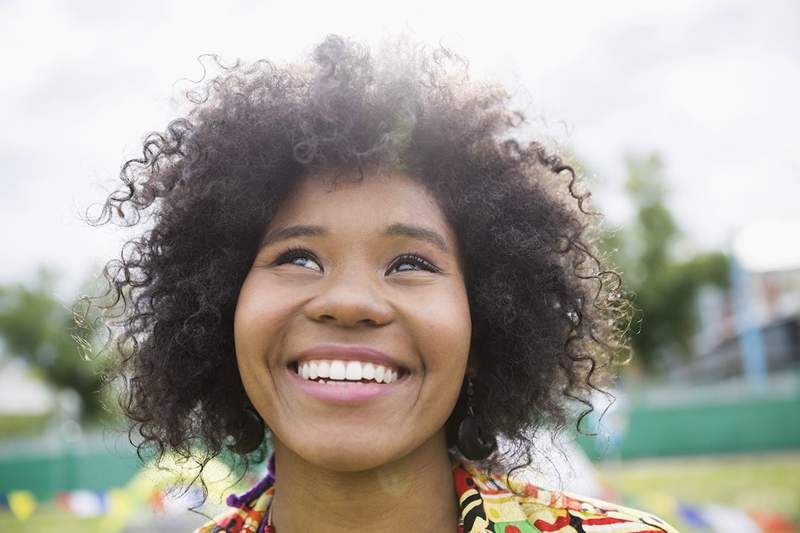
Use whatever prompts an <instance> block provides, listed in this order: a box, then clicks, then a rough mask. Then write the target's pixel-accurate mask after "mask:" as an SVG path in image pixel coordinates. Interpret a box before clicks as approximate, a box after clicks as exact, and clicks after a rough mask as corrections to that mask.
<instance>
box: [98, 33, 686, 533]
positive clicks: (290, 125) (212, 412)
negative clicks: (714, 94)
mask: <svg viewBox="0 0 800 533" xmlns="http://www.w3.org/2000/svg"><path fill="white" fill-rule="evenodd" d="M390 53H391V58H390V57H389V56H382V58H378V59H374V58H373V57H371V56H370V54H369V53H368V52H367V51H366V50H365V49H363V48H361V47H359V46H358V45H356V44H353V43H351V42H349V41H346V40H344V39H341V38H338V37H329V38H328V39H326V40H325V41H324V42H323V43H322V44H320V45H319V46H318V47H317V48H316V50H315V52H314V55H313V63H312V64H311V65H295V66H284V67H279V66H276V65H274V64H272V63H268V62H258V63H255V64H253V65H247V66H242V65H236V66H234V67H232V68H229V69H226V71H225V72H224V73H223V74H222V75H221V76H219V77H217V78H216V79H213V80H211V81H210V82H209V83H207V84H206V85H205V86H204V90H203V91H201V92H195V93H193V94H191V100H192V101H193V103H194V104H195V107H194V108H193V109H192V111H191V112H190V113H189V115H188V116H187V117H186V118H184V119H179V120H176V121H174V122H172V123H171V124H170V125H169V127H168V128H167V130H166V131H165V132H164V133H155V134H151V135H150V136H149V137H148V138H147V140H146V141H145V143H144V152H143V156H142V157H141V158H140V159H135V160H132V161H129V162H128V163H127V164H126V165H125V166H124V167H123V172H122V178H123V180H124V182H125V187H124V188H123V189H121V190H120V191H118V192H116V193H114V194H112V195H111V196H110V198H109V199H108V201H107V202H106V205H105V210H104V215H105V218H104V220H106V221H107V220H112V219H116V220H118V221H120V222H122V223H124V224H129V225H131V224H136V223H138V222H139V221H140V219H141V218H142V216H146V217H147V218H148V220H150V219H151V217H152V221H153V225H152V229H149V230H147V231H146V232H144V233H143V234H142V236H141V237H140V238H138V239H135V240H133V241H131V242H130V243H128V245H127V246H126V248H125V249H124V250H123V255H122V258H121V260H120V261H117V262H115V263H112V264H111V265H110V268H109V269H108V277H109V280H110V282H111V284H112V290H113V292H115V294H117V295H118V297H119V298H122V299H124V301H125V302H127V305H126V311H125V314H124V319H123V322H122V330H121V334H120V336H119V338H118V339H117V345H118V347H119V351H120V353H121V354H123V355H122V357H123V360H122V364H121V365H119V367H118V376H124V377H125V379H127V383H128V384H129V387H128V389H127V393H126V395H125V398H124V400H125V401H124V402H123V409H124V410H125V412H126V414H127V415H128V416H129V417H130V419H131V420H132V422H133V426H132V429H136V430H137V431H138V432H139V434H140V435H141V436H142V437H143V440H142V442H141V443H140V447H141V448H144V447H155V449H156V450H157V451H158V452H159V453H161V454H163V453H164V452H165V451H167V450H171V451H175V452H178V453H180V454H182V455H184V456H186V457H194V458H196V459H197V460H198V461H199V462H200V463H201V464H205V463H206V462H207V461H208V460H209V459H210V458H212V457H215V456H217V455H219V454H220V453H221V452H223V451H224V450H226V449H229V450H231V451H232V452H233V453H234V454H236V456H237V457H239V458H240V459H241V460H242V461H243V462H244V464H245V466H246V465H248V464H250V461H251V460H252V459H258V455H259V452H264V451H265V450H266V449H267V448H268V447H269V448H270V449H274V455H273V457H272V461H271V462H270V464H271V472H270V474H269V475H268V476H267V478H265V479H264V480H263V481H262V482H260V483H258V484H257V485H256V486H255V487H253V488H252V490H250V491H248V493H246V494H244V495H242V496H239V497H236V496H231V497H230V498H229V503H230V504H231V505H232V506H233V507H235V509H234V510H233V511H232V512H231V513H229V514H226V515H224V516H222V517H218V518H216V519H214V520H212V521H211V522H209V523H208V524H207V525H206V526H203V527H201V528H200V530H199V531H204V532H205V531H273V532H276V531H277V532H280V533H295V532H306V531H318V532H338V531H355V530H358V531H370V532H397V531H419V532H441V531H456V530H457V531H464V532H469V533H474V532H484V531H489V532H507V533H510V532H524V531H587V532H588V531H593V530H598V529H597V528H601V527H605V528H606V529H603V530H604V531H606V530H607V531H611V530H613V531H619V532H621V531H628V532H644V531H649V532H653V531H674V530H673V529H672V528H670V527H669V526H668V525H666V524H664V523H663V522H662V521H661V520H659V519H657V518H655V517H652V516H650V515H647V514H645V513H641V512H638V511H634V510H630V509H624V508H620V507H617V506H614V505H612V504H607V503H604V502H598V501H594V500H589V499H586V498H581V497H577V496H567V495H564V494H559V493H556V492H550V491H547V490H544V489H541V488H538V487H534V486H533V485H529V484H524V483H522V482H518V481H516V480H515V479H514V477H513V476H510V475H508V474H510V473H512V471H513V468H512V467H514V466H526V465H529V464H530V463H531V459H530V456H529V455H526V450H527V449H528V448H529V445H530V443H531V439H532V438H533V436H534V435H535V434H536V432H537V430H539V429H542V428H545V427H551V428H556V429H561V428H563V427H564V426H565V424H566V423H567V421H568V420H569V419H570V418H571V415H572V414H573V413H574V409H573V406H574V405H576V404H577V405H579V406H586V407H588V409H585V410H584V412H583V414H582V416H583V415H585V414H587V413H588V412H589V411H590V410H591V404H590V403H589V401H588V398H589V394H590V393H591V392H592V390H599V389H598V384H599V383H600V382H601V378H602V377H603V373H604V370H605V369H606V368H607V367H608V365H609V363H610V362H611V359H612V358H613V356H614V354H616V353H619V350H620V348H621V347H622V345H621V344H620V339H619V335H618V333H619V332H618V331H617V330H616V329H615V325H616V324H619V323H620V320H619V319H620V315H621V313H622V310H623V306H622V304H621V300H620V299H619V298H618V294H617V292H616V291H617V290H618V288H619V279H618V276H616V274H614V273H613V272H611V271H607V270H604V269H603V268H601V263H600V261H599V259H598V257H597V254H596V252H595V250H594V248H593V245H592V242H591V237H590V229H591V225H590V218H591V217H590V216H589V214H588V213H587V212H586V210H585V206H584V205H583V204H584V200H585V199H586V197H587V196H588V194H585V193H584V194H581V193H579V192H578V191H577V189H576V183H575V181H576V180H575V175H574V172H573V170H572V169H571V168H570V167H569V166H567V165H565V164H563V163H562V162H561V160H560V159H559V158H558V157H556V156H554V155H549V154H548V153H547V152H546V151H545V149H544V148H543V147H542V146H541V145H539V144H537V143H528V144H523V143H522V142H521V141H519V140H518V139H517V138H515V137H514V135H513V134H514V132H515V131H517V130H518V128H519V127H520V126H521V125H522V124H523V123H524V118H523V116H522V115H521V114H520V113H518V112H514V111H512V110H509V109H508V108H507V105H508V97H507V95H506V93H505V92H504V91H503V90H501V89H499V88H497V87H494V86H490V85H485V84H478V83H474V82H471V81H470V80H469V78H468V77H467V75H466V69H465V66H464V63H463V62H462V61H461V60H459V59H458V58H457V57H455V56H453V55H452V54H450V53H448V52H447V51H444V50H439V51H437V52H435V53H433V54H428V53H427V52H425V51H424V50H422V49H421V48H419V47H413V46H409V45H407V44H406V45H402V44H399V45H396V46H395V47H393V48H392V49H391V50H390ZM517 135H519V133H517ZM564 176H566V178H565V177H564ZM582 416H581V417H582ZM498 437H502V438H503V439H504V441H505V442H507V443H509V445H510V447H509V449H508V450H505V451H503V452H501V451H500V450H498V447H497V445H496V442H497V438H498ZM522 457H527V460H524V461H523V460H522V459H521V458H522ZM593 528H595V529H593ZM609 528H611V529H609Z"/></svg>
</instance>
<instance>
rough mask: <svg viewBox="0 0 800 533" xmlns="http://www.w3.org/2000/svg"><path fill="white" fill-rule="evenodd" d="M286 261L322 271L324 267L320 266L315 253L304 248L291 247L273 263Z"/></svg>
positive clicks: (281, 263)
mask: <svg viewBox="0 0 800 533" xmlns="http://www.w3.org/2000/svg"><path fill="white" fill-rule="evenodd" d="M286 263H291V264H293V265H297V266H300V267H303V268H308V269H311V270H318V271H319V272H322V267H321V266H320V264H319V262H318V261H317V259H316V258H315V257H314V255H313V254H312V253H311V252H309V251H308V250H304V249H302V248H291V249H289V250H287V251H286V252H284V253H283V254H281V255H280V256H279V257H278V258H277V259H276V260H275V262H274V263H273V264H274V265H275V266H278V265H283V264H286Z"/></svg>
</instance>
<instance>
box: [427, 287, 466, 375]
mask: <svg viewBox="0 0 800 533" xmlns="http://www.w3.org/2000/svg"><path fill="white" fill-rule="evenodd" d="M418 309H419V311H418V312H417V313H416V316H417V317H418V320H417V331H419V332H420V333H419V335H418V337H419V338H418V342H419V343H420V348H421V351H422V353H423V354H427V355H428V357H426V361H425V365H426V366H427V367H428V368H429V369H431V370H440V369H441V370H446V371H447V370H449V371H451V373H450V374H447V375H449V376H451V377H452V378H453V379H454V380H459V379H460V376H461V374H462V370H463V368H464V367H466V363H467V358H468V355H469V348H470V338H471V334H472V322H471V319H470V313H469V303H468V301H467V296H466V292H465V290H464V288H463V286H461V287H454V288H452V289H451V290H447V291H443V292H441V293H439V294H437V295H434V296H433V297H431V298H429V299H427V298H426V299H425V301H422V302H419V303H418Z"/></svg>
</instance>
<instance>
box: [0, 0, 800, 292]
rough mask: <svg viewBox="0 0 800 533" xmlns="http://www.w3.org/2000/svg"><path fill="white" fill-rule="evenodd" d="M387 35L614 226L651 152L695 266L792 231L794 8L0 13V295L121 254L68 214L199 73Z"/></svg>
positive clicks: (15, 6)
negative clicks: (438, 59)
mask: <svg viewBox="0 0 800 533" xmlns="http://www.w3.org/2000/svg"><path fill="white" fill-rule="evenodd" d="M472 5H474V6H475V7H472ZM400 32H406V33H411V34H412V35H414V36H415V38H416V39H418V40H419V41H422V42H424V43H428V44H430V45H433V46H435V45H437V44H439V43H441V44H443V45H445V46H447V47H448V48H451V49H453V50H455V51H457V52H458V53H460V54H461V55H463V56H465V57H466V58H468V59H469V61H470V67H471V71H472V74H473V77H476V78H488V79H493V80H497V81H499V82H501V83H504V84H505V85H506V86H507V87H508V88H509V89H510V91H511V92H512V94H513V95H514V100H515V102H516V103H517V104H518V105H519V106H520V107H522V108H523V109H524V110H525V111H526V112H527V114H528V116H529V117H530V118H531V128H532V131H534V132H535V134H536V135H541V137H542V138H543V139H547V140H549V141H550V142H551V143H553V144H554V145H555V146H560V147H563V148H564V149H567V150H570V151H571V152H574V153H576V154H578V156H579V157H580V159H581V161H582V162H583V163H584V165H585V166H586V168H587V169H588V172H589V176H588V177H589V180H590V183H592V184H593V186H594V188H595V197H596V198H597V202H598V204H599V206H600V207H601V208H602V209H603V210H604V211H605V212H606V214H607V217H608V220H609V221H610V223H611V224H612V225H613V224H624V222H625V220H626V219H627V218H628V217H630V215H631V212H630V207H629V206H628V205H627V203H626V202H625V198H624V195H623V194H622V183H623V176H624V158H625V155H626V154H646V153H649V152H651V151H656V152H658V153H660V154H661V156H662V157H663V159H664V161H665V163H666V170H665V172H666V176H667V178H668V183H669V189H670V194H671V196H670V199H669V205H670V207H671V208H672V210H673V212H674V214H675V216H676V217H677V219H678V222H679V224H680V226H681V227H682V228H683V229H684V231H685V233H686V235H687V238H688V239H689V240H690V242H691V243H693V246H694V247H696V248H698V249H710V248H723V249H725V248H726V247H728V246H729V242H730V238H731V236H732V235H733V233H734V232H735V231H737V230H738V229H740V228H743V227H749V226H752V225H755V226H756V227H765V226H764V224H765V222H764V221H765V220H769V221H771V226H769V227H773V228H774V227H782V226H786V227H789V225H785V224H782V221H784V220H787V221H788V220H790V219H792V218H793V217H794V218H796V216H797V215H796V213H797V211H798V209H797V199H798V197H800V151H799V150H798V133H797V131H798V124H800V105H799V104H798V95H800V3H798V2H797V1H796V0H765V1H763V2H749V1H737V0H731V1H727V0H692V1H688V0H674V1H670V2H640V1H621V0H620V1H617V0H608V1H604V2H588V1H587V2H574V1H564V2H540V1H539V0H526V1H524V2H494V3H491V4H487V3H474V4H471V3H469V2H451V1H438V2H432V1H430V0H428V1H425V2H421V1H405V2H391V3H389V2H369V3H368V2H354V1H351V2H348V1H344V0H340V1H337V2H329V1H328V2H318V3H314V2H298V3H291V4H290V3H287V2H280V3H278V2H272V1H260V2H257V1H253V0H239V1H236V0H234V1H226V2H200V1H192V2H189V1H175V2H156V1H150V0H142V1H137V2H125V3H123V2H108V1H97V0H91V1H90V0H86V1H70V2H57V1H46V0H42V1H26V0H0V54H2V58H3V63H2V67H0V121H2V122H1V123H0V124H1V125H0V246H1V248H0V249H2V255H1V256H0V257H2V261H0V283H8V282H14V281H24V280H27V279H30V277H31V276H32V275H33V273H34V272H36V269H37V268H38V267H39V266H40V265H47V266H48V267H49V268H51V269H54V270H55V271H56V272H58V273H59V274H60V275H61V277H62V280H63V282H62V283H63V286H62V290H63V291H65V293H66V292H68V291H69V290H71V288H72V287H74V286H75V285H76V284H77V283H78V282H79V281H81V280H83V279H86V278H87V277H88V276H91V275H93V274H96V273H97V271H98V266H99V265H101V264H102V263H103V262H105V261H106V260H108V259H110V258H112V257H115V256H117V255H118V254H119V248H120V245H121V243H122V242H123V240H124V239H125V238H126V233H125V232H122V231H120V230H117V229H115V228H112V227H102V228H93V227H90V226H88V225H87V224H86V223H84V222H83V221H82V220H81V214H82V213H83V212H84V211H85V210H86V209H87V208H88V207H90V206H91V205H92V204H96V203H98V202H101V201H102V200H103V199H104V198H105V196H106V195H107V193H108V192H109V191H110V190H112V189H114V188H116V186H117V185H118V181H117V180H118V173H119V169H120V166H121V164H122V162H123V161H124V160H126V159H128V158H130V157H133V156H135V155H137V152H138V151H139V150H140V144H141V140H142V138H143V137H144V135H145V134H146V133H147V132H149V131H153V130H159V129H162V128H163V127H164V126H165V125H166V124H167V122H169V120H171V119H172V118H175V117H177V116H179V115H180V114H181V112H182V111H185V109H186V107H185V104H184V102H183V100H182V96H181V94H182V91H185V90H186V88H187V82H186V81H185V80H186V79H197V78H199V77H200V75H201V73H202V69H201V66H200V64H199V63H198V60H197V58H198V56H200V55H201V54H205V53H215V54H218V55H219V56H220V57H221V58H223V59H224V60H229V61H233V60H235V59H237V58H241V59H242V60H245V61H252V60H256V59H260V58H269V59H271V60H273V61H277V62H279V63H280V62H291V61H301V60H303V59H305V58H306V57H307V56H308V54H309V52H310V50H311V49H312V47H313V45H314V44H315V43H317V42H319V41H320V40H321V39H322V38H323V37H324V36H325V35H327V34H329V33H338V34H341V35H345V36H349V37H351V38H354V39H356V40H358V41H361V42H364V43H366V44H372V45H375V44H377V43H379V42H380V40H381V39H382V38H383V37H385V36H387V35H396V34H398V33H400ZM181 80H184V81H181ZM759 224H760V225H761V226H759ZM791 227H797V226H796V225H795V226H791ZM751 233H752V232H751ZM790 237H792V236H790ZM751 240H752V239H751ZM755 240H756V241H758V240H759V239H758V238H756V239H755ZM797 242H800V239H797Z"/></svg>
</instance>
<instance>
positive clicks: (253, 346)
mask: <svg viewBox="0 0 800 533" xmlns="http://www.w3.org/2000/svg"><path fill="white" fill-rule="evenodd" d="M287 302H288V301H287V299H286V298H282V297H281V295H280V294H274V291H271V290H270V288H269V287H265V286H264V283H263V282H259V280H258V278H257V277H255V276H252V275H251V276H248V278H247V279H246V280H245V282H244V284H243V285H242V290H241V291H240V293H239V299H238V301H237V302H236V311H235V314H234V321H233V333H234V341H235V346H236V359H237V361H238V364H239V369H240V370H241V371H242V373H243V376H242V378H243V379H244V380H245V381H246V380H247V379H248V378H250V377H251V375H250V374H249V373H246V372H245V370H254V369H257V368H259V367H261V366H263V365H264V364H265V363H266V362H268V361H269V360H270V358H269V355H270V354H271V353H273V352H276V351H278V350H280V342H281V339H280V338H279V337H278V333H279V332H280V331H281V330H282V324H283V323H284V322H285V320H286V317H287V316H288V313H287Z"/></svg>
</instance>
